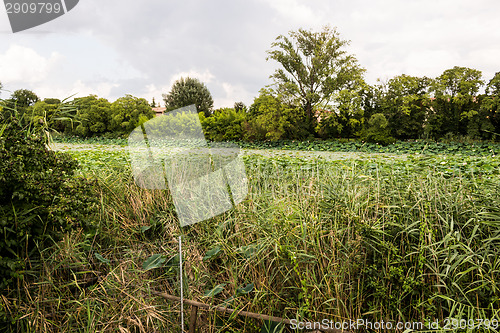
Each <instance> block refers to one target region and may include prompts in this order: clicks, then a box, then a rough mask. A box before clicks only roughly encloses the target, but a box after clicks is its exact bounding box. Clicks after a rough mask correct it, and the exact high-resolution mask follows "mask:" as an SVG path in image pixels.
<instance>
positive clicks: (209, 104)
mask: <svg viewBox="0 0 500 333" xmlns="http://www.w3.org/2000/svg"><path fill="white" fill-rule="evenodd" d="M162 96H163V100H164V101H165V106H166V108H167V110H166V111H167V112H168V111H172V110H175V109H178V108H181V107H184V106H188V105H191V104H195V105H196V108H197V110H198V112H203V113H204V114H205V116H206V117H209V116H210V114H211V113H212V108H213V106H214V100H213V99H212V95H211V94H210V91H209V90H208V88H207V87H206V86H205V85H204V84H203V83H201V82H200V81H199V80H198V79H195V78H190V77H187V78H185V79H184V78H180V79H179V80H177V81H176V82H175V83H174V84H173V86H172V89H171V90H170V92H169V93H168V94H163V95H162Z"/></svg>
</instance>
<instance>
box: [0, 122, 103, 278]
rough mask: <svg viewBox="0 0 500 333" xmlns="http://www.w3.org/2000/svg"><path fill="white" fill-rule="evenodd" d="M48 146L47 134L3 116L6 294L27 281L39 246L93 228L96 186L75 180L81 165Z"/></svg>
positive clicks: (1, 209)
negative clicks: (30, 262) (27, 269)
mask: <svg viewBox="0 0 500 333" xmlns="http://www.w3.org/2000/svg"><path fill="white" fill-rule="evenodd" d="M45 143H46V141H45V139H44V136H43V135H42V132H36V133H30V132H29V131H27V130H26V129H25V128H23V127H22V126H21V125H20V123H19V121H18V120H17V118H15V117H9V118H8V119H6V118H4V117H2V116H0V275H1V278H0V288H5V287H7V286H9V285H11V284H12V282H13V281H14V279H15V278H18V277H22V276H21V274H20V273H19V271H20V270H22V269H23V266H24V265H23V262H24V260H25V259H26V258H27V257H29V256H30V255H32V254H33V253H34V250H35V249H36V247H37V246H39V247H40V246H45V245H47V244H48V241H50V240H51V241H57V240H59V239H60V238H61V236H62V235H63V234H64V233H65V232H67V231H70V230H72V229H74V228H76V227H89V226H90V225H91V224H92V220H91V217H92V213H94V211H95V209H96V207H97V201H96V199H95V198H94V196H93V194H92V183H91V182H90V181H87V180H85V179H81V178H79V177H73V175H74V171H75V169H76V168H77V162H76V161H75V160H73V159H72V158H71V157H70V156H69V155H66V154H63V153H57V152H54V151H52V150H50V149H48V148H47V146H46V144H45Z"/></svg>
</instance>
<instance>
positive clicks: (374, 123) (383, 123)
mask: <svg viewBox="0 0 500 333" xmlns="http://www.w3.org/2000/svg"><path fill="white" fill-rule="evenodd" d="M363 139H364V140H365V141H367V142H373V143H379V144H382V145H387V144H389V143H393V142H394V141H395V139H394V138H393V137H392V136H391V132H390V130H389V122H388V121H387V119H386V117H385V116H384V115H383V114H382V113H375V114H374V115H372V116H371V117H370V120H368V128H367V129H366V130H365V132H364V135H363Z"/></svg>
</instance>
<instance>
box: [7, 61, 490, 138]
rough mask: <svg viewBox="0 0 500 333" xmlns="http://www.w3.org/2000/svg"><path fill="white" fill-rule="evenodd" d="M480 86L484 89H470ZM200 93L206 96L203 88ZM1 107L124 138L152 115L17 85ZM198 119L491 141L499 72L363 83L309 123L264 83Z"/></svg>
mask: <svg viewBox="0 0 500 333" xmlns="http://www.w3.org/2000/svg"><path fill="white" fill-rule="evenodd" d="M174 86H175V84H174ZM483 88H484V93H482V94H478V92H479V91H480V90H481V89H483ZM199 89H206V87H204V85H200V86H199ZM166 96H167V95H166ZM199 96H200V95H199V94H194V95H193V96H187V97H184V98H182V99H181V100H176V101H175V103H172V102H171V103H168V102H167V101H166V105H167V110H172V109H174V108H176V107H181V106H185V105H187V104H192V103H194V104H200V103H199V102H197V98H198V99H199ZM201 96H208V98H209V99H210V100H211V96H210V95H207V94H206V91H205V92H204V93H203V94H201ZM339 97H341V98H342V96H339ZM203 98H206V97H203ZM170 101H171V98H170ZM212 103H213V102H212ZM205 104H206V103H205ZM3 106H4V107H3V111H2V112H4V113H5V112H11V111H10V110H13V109H16V110H17V112H18V114H19V115H21V116H22V117H24V118H25V119H26V122H29V123H31V124H33V126H39V125H47V127H48V128H51V129H53V130H55V131H57V132H59V133H63V134H65V135H74V136H79V137H93V136H103V137H125V136H127V135H128V134H129V133H130V132H131V131H132V130H133V129H134V128H136V127H137V126H139V125H141V124H142V123H144V122H146V121H147V120H149V119H151V118H153V117H154V116H155V112H153V110H152V107H153V106H156V103H155V102H154V101H153V102H152V103H151V104H150V103H149V102H148V101H147V100H146V99H143V98H137V97H134V96H131V95H127V96H125V97H121V98H119V99H117V100H116V101H114V102H109V101H108V100H107V99H105V98H99V97H97V96H95V95H90V96H87V97H81V98H75V99H73V100H71V101H60V100H58V99H52V98H46V99H44V100H41V99H40V98H39V97H38V96H37V95H36V94H34V93H33V92H31V91H29V90H18V91H15V92H14V93H13V94H12V95H11V97H10V98H9V99H7V100H4V101H3ZM200 120H201V123H202V126H203V129H204V131H205V134H206V136H207V138H208V139H210V140H213V141H226V140H246V141H267V140H271V141H272V140H283V139H292V140H306V139H313V138H322V139H333V138H359V139H362V140H364V141H368V142H378V143H382V144H386V143H390V142H393V141H395V140H410V139H432V140H441V139H447V140H453V139H460V138H465V137H467V138H469V139H472V140H496V141H499V140H500V73H497V74H496V75H495V76H494V77H493V78H492V79H491V80H489V82H488V83H487V84H486V85H485V84H484V81H483V80H482V78H481V73H480V72H479V71H478V70H474V69H470V68H464V67H454V68H452V69H448V70H446V71H444V72H443V74H442V75H440V76H439V77H437V78H433V79H431V78H426V77H414V76H408V75H400V76H397V77H394V78H392V79H390V80H388V81H387V82H384V83H380V84H378V85H375V86H369V85H365V86H364V87H363V89H362V90H360V91H359V92H357V93H356V94H352V92H351V94H350V95H349V96H348V97H347V98H346V99H345V100H344V101H340V102H338V104H337V105H336V106H335V105H334V106H332V105H330V106H323V107H318V108H316V109H314V118H313V124H314V125H313V126H310V125H309V124H308V119H307V115H306V112H305V110H304V108H303V106H301V105H300V104H296V103H295V104H294V103H286V102H285V101H284V100H283V98H282V96H280V94H279V93H278V92H277V91H275V90H274V89H271V88H265V89H262V90H261V91H260V94H259V96H258V97H257V98H255V99H254V101H253V103H252V104H251V105H250V106H249V107H247V106H245V105H244V104H243V103H241V102H239V103H235V105H234V107H232V108H220V109H216V110H212V108H211V107H209V108H208V107H205V110H204V111H203V112H200ZM311 129H312V130H311Z"/></svg>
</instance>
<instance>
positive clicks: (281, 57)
mask: <svg viewBox="0 0 500 333" xmlns="http://www.w3.org/2000/svg"><path fill="white" fill-rule="evenodd" d="M348 44H349V41H346V40H343V39H341V38H340V35H339V33H338V32H337V31H336V30H335V28H331V27H328V26H327V27H324V28H323V30H322V31H320V32H313V31H308V30H304V29H299V30H297V31H290V32H289V33H288V36H284V35H280V36H278V37H277V38H276V40H275V42H273V43H272V44H271V47H272V49H271V50H269V51H267V53H268V57H267V59H268V60H269V59H273V60H275V61H277V62H278V63H279V64H280V65H281V68H279V69H277V70H276V71H275V73H274V74H273V75H271V78H272V79H274V81H275V83H276V84H277V86H278V88H277V90H278V92H279V93H280V95H281V96H282V97H283V98H284V99H285V102H286V103H287V104H291V103H292V102H294V103H298V104H299V105H300V106H301V107H302V108H303V109H304V111H305V114H306V118H307V120H306V126H307V129H308V130H309V131H310V132H312V131H313V129H314V126H315V111H316V108H317V107H318V106H320V105H327V104H335V100H336V98H337V97H338V95H339V94H340V93H341V92H342V91H343V90H347V91H351V92H352V91H354V90H356V89H358V88H359V87H360V86H361V85H362V82H363V74H364V72H365V70H364V69H363V68H361V67H360V66H359V64H358V61H357V60H356V58H355V57H354V56H353V55H350V54H348V53H347V51H346V50H345V47H346V46H347V45H348ZM344 94H345V93H344Z"/></svg>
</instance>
